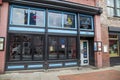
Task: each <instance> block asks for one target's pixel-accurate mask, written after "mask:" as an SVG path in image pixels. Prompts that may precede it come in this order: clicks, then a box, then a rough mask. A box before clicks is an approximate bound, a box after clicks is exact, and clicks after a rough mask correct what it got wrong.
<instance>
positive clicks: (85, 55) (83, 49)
mask: <svg viewBox="0 0 120 80" xmlns="http://www.w3.org/2000/svg"><path fill="white" fill-rule="evenodd" d="M80 57H81V66H85V65H89V42H88V40H81V41H80Z"/></svg>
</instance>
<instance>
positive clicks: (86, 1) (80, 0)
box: [66, 0, 95, 6]
mask: <svg viewBox="0 0 120 80" xmlns="http://www.w3.org/2000/svg"><path fill="white" fill-rule="evenodd" d="M66 1H70V2H75V3H79V4H85V5H89V6H95V0H66Z"/></svg>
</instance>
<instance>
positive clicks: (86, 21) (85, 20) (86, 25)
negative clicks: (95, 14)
mask: <svg viewBox="0 0 120 80" xmlns="http://www.w3.org/2000/svg"><path fill="white" fill-rule="evenodd" d="M80 28H81V29H92V21H91V17H87V16H80Z"/></svg>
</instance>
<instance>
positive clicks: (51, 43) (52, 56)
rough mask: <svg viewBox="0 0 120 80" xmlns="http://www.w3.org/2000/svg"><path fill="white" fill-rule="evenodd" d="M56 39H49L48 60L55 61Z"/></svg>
mask: <svg viewBox="0 0 120 80" xmlns="http://www.w3.org/2000/svg"><path fill="white" fill-rule="evenodd" d="M57 46H58V43H57V37H49V59H57V57H58V56H57Z"/></svg>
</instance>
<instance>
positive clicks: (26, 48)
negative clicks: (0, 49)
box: [9, 34, 44, 61]
mask: <svg viewBox="0 0 120 80" xmlns="http://www.w3.org/2000/svg"><path fill="white" fill-rule="evenodd" d="M9 51H10V56H9V61H11V60H19V61H20V60H24V61H25V60H43V53H44V37H43V36H37V35H34V36H33V35H25V34H24V35H22V34H10V46H9Z"/></svg>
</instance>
